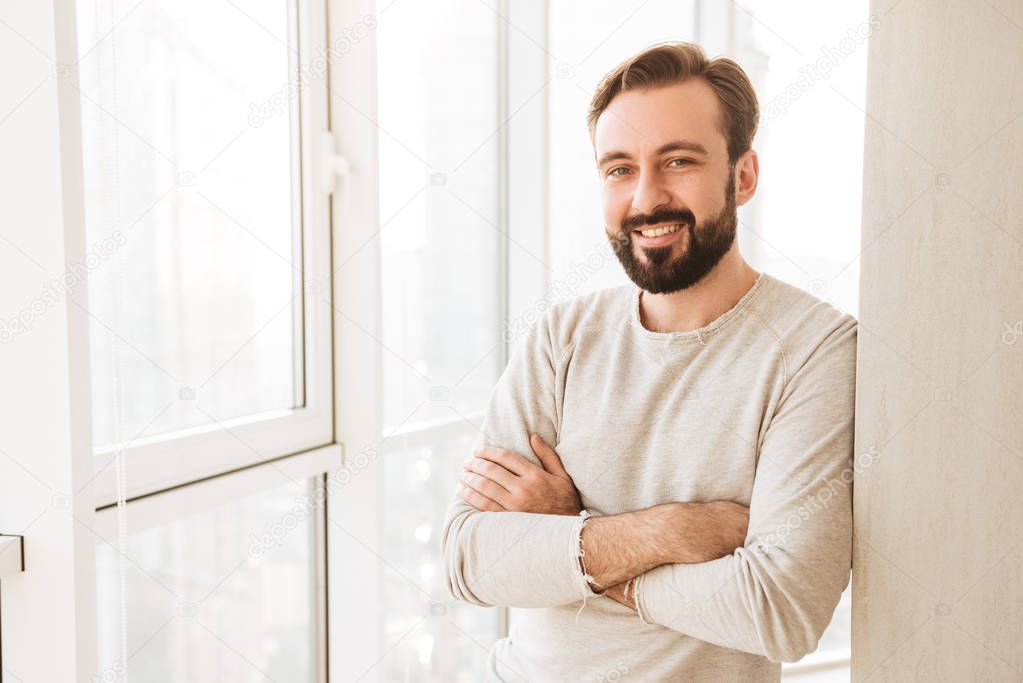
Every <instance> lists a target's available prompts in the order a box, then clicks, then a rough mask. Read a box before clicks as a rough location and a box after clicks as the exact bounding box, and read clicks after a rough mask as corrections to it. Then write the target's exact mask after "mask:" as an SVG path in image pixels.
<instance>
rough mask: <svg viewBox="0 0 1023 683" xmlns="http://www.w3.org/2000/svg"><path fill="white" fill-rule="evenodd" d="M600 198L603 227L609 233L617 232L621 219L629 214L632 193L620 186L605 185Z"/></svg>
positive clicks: (620, 225)
mask: <svg viewBox="0 0 1023 683" xmlns="http://www.w3.org/2000/svg"><path fill="white" fill-rule="evenodd" d="M600 199H601V212H602V214H603V217H604V229H605V231H607V232H610V233H611V234H617V233H618V232H619V231H620V230H621V227H622V221H624V220H625V217H626V216H628V215H629V206H630V205H631V203H632V195H631V194H629V193H627V192H623V191H622V189H621V188H620V187H612V186H605V187H604V189H603V190H602V191H601V198H600Z"/></svg>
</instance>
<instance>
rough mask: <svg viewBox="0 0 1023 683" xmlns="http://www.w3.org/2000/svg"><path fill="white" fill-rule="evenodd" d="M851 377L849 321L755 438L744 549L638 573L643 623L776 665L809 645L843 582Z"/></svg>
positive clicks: (847, 557)
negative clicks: (757, 450) (759, 437)
mask: <svg viewBox="0 0 1023 683" xmlns="http://www.w3.org/2000/svg"><path fill="white" fill-rule="evenodd" d="M855 374H856V322H855V320H854V319H852V318H847V319H846V320H845V321H843V322H842V324H840V325H839V326H837V327H836V329H834V330H833V331H832V332H831V334H830V335H828V336H827V337H826V338H825V339H824V340H823V341H822V342H821V344H820V345H819V346H818V347H817V348H816V349H815V350H814V352H813V353H810V354H809V355H808V358H807V360H806V361H805V362H804V363H803V364H802V365H801V367H799V368H798V369H797V370H796V371H795V372H794V373H793V374H792V376H791V377H790V378H789V379H788V381H787V382H786V385H785V387H784V389H783V392H782V395H781V397H780V399H779V401H778V404H777V406H776V408H775V411H774V415H773V417H772V418H771V421H770V423H769V425H768V427H767V430H766V432H765V435H764V437H763V442H762V445H761V449H760V453H759V459H758V461H757V467H756V474H755V481H754V485H753V492H752V497H751V500H750V517H749V530H748V534H747V536H746V541H745V545H744V547H741V548H737V549H736V550H735V551H734V553H733V554H732V555H729V556H726V557H722V558H719V559H717V560H713V561H710V562H704V563H699V564H669V565H662V566H660V567H658V568H656V569H653V570H651V571H649V572H647V573H646V574H643V575H642V576H641V577H640V578H639V579H638V580H637V582H636V584H637V586H636V595H637V604H638V611H639V615H640V617H641V618H642V619H643V621H645V622H647V623H656V624H660V625H662V626H665V627H668V628H671V629H673V630H675V631H678V632H680V633H684V634H686V635H689V636H693V637H695V638H699V639H700V640H704V641H707V642H710V643H714V644H716V645H720V646H723V647H727V648H732V649H736V650H742V651H745V652H751V653H754V654H759V655H763V656H766V657H767V658H769V659H771V660H773V661H785V662H792V661H797V660H799V659H800V658H802V657H803V656H804V655H806V654H808V653H810V652H812V651H813V650H815V649H816V647H817V643H818V641H819V640H820V636H821V634H822V632H823V631H824V629H825V628H826V627H827V625H828V623H829V622H830V620H831V616H832V613H833V612H834V609H835V606H836V605H837V603H838V600H839V598H840V597H841V594H842V591H843V590H844V589H845V587H846V585H848V581H849V570H850V565H851V542H852V476H853V470H852V450H853V411H854V403H855Z"/></svg>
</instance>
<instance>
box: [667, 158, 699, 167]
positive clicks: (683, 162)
mask: <svg viewBox="0 0 1023 683" xmlns="http://www.w3.org/2000/svg"><path fill="white" fill-rule="evenodd" d="M676 161H681V162H682V164H681V165H687V164H691V163H693V160H692V159H684V158H682V157H678V158H675V159H672V160H671V161H669V162H668V163H669V164H674V163H675V162H676ZM681 165H679V166H676V167H675V168H681Z"/></svg>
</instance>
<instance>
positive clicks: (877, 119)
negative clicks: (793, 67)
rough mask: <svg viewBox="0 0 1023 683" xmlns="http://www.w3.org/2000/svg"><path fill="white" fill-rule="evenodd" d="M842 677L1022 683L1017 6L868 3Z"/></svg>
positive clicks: (1020, 27)
mask: <svg viewBox="0 0 1023 683" xmlns="http://www.w3.org/2000/svg"><path fill="white" fill-rule="evenodd" d="M871 11H872V13H874V14H876V15H877V16H878V17H879V18H880V19H881V28H880V29H879V30H878V31H876V32H875V33H874V34H873V35H872V37H871V45H870V55H869V66H868V85H867V124H866V139H865V154H866V157H865V162H864V186H863V252H862V255H861V269H862V275H861V278H862V280H861V283H862V284H861V309H860V318H861V323H860V336H859V380H858V386H857V428H856V441H857V445H856V453H857V461H858V462H857V464H858V467H857V475H856V483H855V524H856V531H855V542H854V568H853V644H852V653H853V660H852V678H853V680H854V681H862V680H870V681H910V680H926V681H980V680H985V681H1010V680H1011V681H1019V680H1021V679H1023V2H1020V1H1019V0H984V1H980V0H926V1H925V0H875V1H874V2H873V3H872V8H871Z"/></svg>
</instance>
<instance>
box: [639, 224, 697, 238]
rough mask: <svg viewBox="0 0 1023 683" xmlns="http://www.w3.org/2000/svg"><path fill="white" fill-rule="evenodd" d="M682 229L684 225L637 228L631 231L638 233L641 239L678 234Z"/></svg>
mask: <svg viewBox="0 0 1023 683" xmlns="http://www.w3.org/2000/svg"><path fill="white" fill-rule="evenodd" d="M684 227H686V224H685V223H672V224H670V225H658V226H654V227H651V228H643V229H639V228H637V229H635V230H633V232H635V233H638V234H640V235H642V236H643V237H660V236H661V235H670V234H671V233H673V232H678V231H679V230H681V229H682V228H684Z"/></svg>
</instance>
